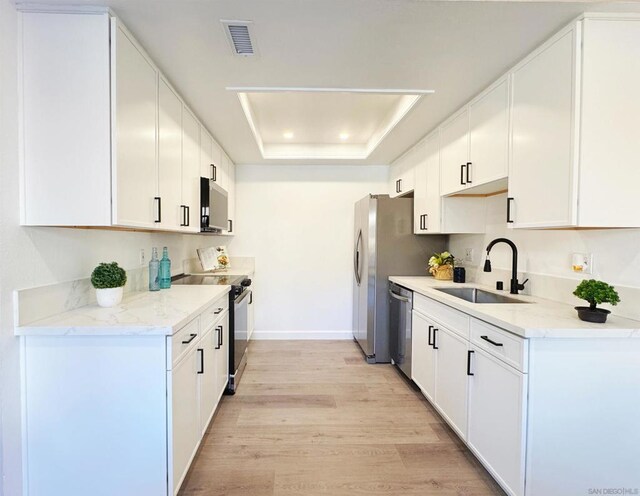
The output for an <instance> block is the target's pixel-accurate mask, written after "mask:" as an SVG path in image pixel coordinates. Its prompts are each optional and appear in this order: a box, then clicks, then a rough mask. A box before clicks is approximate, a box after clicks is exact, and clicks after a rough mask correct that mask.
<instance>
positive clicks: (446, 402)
mask: <svg viewBox="0 0 640 496" xmlns="http://www.w3.org/2000/svg"><path fill="white" fill-rule="evenodd" d="M433 342H434V347H435V350H436V352H437V356H438V358H437V362H436V406H437V407H438V409H439V410H440V413H442V415H443V416H444V417H445V418H446V420H447V421H448V422H449V425H451V427H452V428H453V430H455V431H456V432H457V433H458V435H459V436H460V437H461V438H462V439H466V438H467V377H468V376H467V351H468V350H469V342H468V341H467V340H466V339H464V338H461V337H460V336H458V335H457V334H455V333H453V332H451V331H449V330H448V329H445V328H444V327H442V326H437V327H434V329H433Z"/></svg>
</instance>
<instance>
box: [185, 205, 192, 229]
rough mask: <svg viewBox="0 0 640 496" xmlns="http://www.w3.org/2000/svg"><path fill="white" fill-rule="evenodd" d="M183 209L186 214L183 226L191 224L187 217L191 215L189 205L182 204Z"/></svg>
mask: <svg viewBox="0 0 640 496" xmlns="http://www.w3.org/2000/svg"><path fill="white" fill-rule="evenodd" d="M184 210H185V215H186V222H185V224H184V225H185V226H187V227H189V225H190V224H191V222H190V220H189V217H191V208H190V207H189V205H185V206H184Z"/></svg>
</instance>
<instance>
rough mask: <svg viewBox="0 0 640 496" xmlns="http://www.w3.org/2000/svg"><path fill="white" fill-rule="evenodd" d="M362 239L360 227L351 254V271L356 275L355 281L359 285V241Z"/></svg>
mask: <svg viewBox="0 0 640 496" xmlns="http://www.w3.org/2000/svg"><path fill="white" fill-rule="evenodd" d="M361 241H362V229H360V230H358V238H357V240H356V249H355V252H354V254H353V273H354V275H355V277H356V282H357V283H358V286H360V243H361Z"/></svg>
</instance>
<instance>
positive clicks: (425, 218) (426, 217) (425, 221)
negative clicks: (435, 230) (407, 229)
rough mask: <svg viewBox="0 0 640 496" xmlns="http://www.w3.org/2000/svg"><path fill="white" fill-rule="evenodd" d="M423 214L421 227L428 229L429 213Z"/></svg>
mask: <svg viewBox="0 0 640 496" xmlns="http://www.w3.org/2000/svg"><path fill="white" fill-rule="evenodd" d="M423 215H424V227H423V229H424V230H425V231H428V230H429V228H428V227H427V220H428V219H429V214H423Z"/></svg>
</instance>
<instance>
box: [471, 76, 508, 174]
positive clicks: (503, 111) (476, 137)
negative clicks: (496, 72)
mask: <svg viewBox="0 0 640 496" xmlns="http://www.w3.org/2000/svg"><path fill="white" fill-rule="evenodd" d="M508 152H509V85H508V79H507V78H504V79H503V80H502V82H500V83H499V84H498V85H497V86H494V87H493V88H492V89H491V90H489V91H488V92H487V93H485V94H484V95H482V96H481V97H480V98H479V99H477V100H476V101H474V102H473V103H471V105H469V157H470V158H469V162H470V165H468V166H467V167H468V168H469V174H468V176H469V178H468V181H467V185H468V186H478V185H480V184H485V183H488V182H491V181H496V180H498V179H504V178H506V177H507V175H508V170H507V169H508V161H507V159H508Z"/></svg>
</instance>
